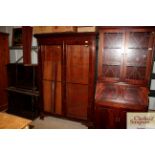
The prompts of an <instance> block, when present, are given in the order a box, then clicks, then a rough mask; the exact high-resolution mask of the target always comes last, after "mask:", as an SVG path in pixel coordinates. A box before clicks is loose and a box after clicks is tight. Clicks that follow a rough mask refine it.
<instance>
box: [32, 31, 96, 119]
mask: <svg viewBox="0 0 155 155" xmlns="http://www.w3.org/2000/svg"><path fill="white" fill-rule="evenodd" d="M35 36H36V37H37V39H38V43H39V48H40V50H39V60H40V61H39V65H40V66H41V67H40V72H41V78H40V80H41V89H42V94H43V109H44V112H45V113H50V114H55V115H59V116H63V117H67V118H74V119H79V120H92V118H93V116H92V115H91V114H92V113H91V112H92V111H93V101H94V91H95V87H94V79H95V61H96V53H95V52H96V43H95V42H96V34H95V33H64V34H63V33H60V34H59V33H58V34H46V35H45V34H44V35H43V34H38V35H35Z"/></svg>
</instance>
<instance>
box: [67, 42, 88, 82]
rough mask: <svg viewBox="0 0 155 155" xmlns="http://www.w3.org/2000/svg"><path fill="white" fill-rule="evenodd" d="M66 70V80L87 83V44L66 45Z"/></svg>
mask: <svg viewBox="0 0 155 155" xmlns="http://www.w3.org/2000/svg"><path fill="white" fill-rule="evenodd" d="M66 71H67V72H66V81H67V82H71V83H79V84H88V77H89V46H85V45H67V50H66Z"/></svg>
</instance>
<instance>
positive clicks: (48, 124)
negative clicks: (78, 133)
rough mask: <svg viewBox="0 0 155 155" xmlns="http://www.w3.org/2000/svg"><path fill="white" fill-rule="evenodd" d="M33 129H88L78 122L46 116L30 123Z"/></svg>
mask: <svg viewBox="0 0 155 155" xmlns="http://www.w3.org/2000/svg"><path fill="white" fill-rule="evenodd" d="M31 125H32V128H33V129H88V128H87V126H85V125H83V124H82V123H80V122H75V121H70V120H66V119H60V118H56V117H51V116H46V117H45V118H44V120H41V119H40V118H37V119H36V120H34V121H33V122H32V124H31Z"/></svg>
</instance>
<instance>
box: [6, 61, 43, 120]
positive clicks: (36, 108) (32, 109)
mask: <svg viewBox="0 0 155 155" xmlns="http://www.w3.org/2000/svg"><path fill="white" fill-rule="evenodd" d="M6 68H7V77H8V87H7V89H6V91H7V96H8V109H7V112H8V113H11V114H15V115H19V116H22V117H26V118H29V119H35V118H36V117H38V116H39V112H40V104H39V90H38V85H39V84H38V66H37V65H24V64H13V63H12V64H8V65H7V66H6Z"/></svg>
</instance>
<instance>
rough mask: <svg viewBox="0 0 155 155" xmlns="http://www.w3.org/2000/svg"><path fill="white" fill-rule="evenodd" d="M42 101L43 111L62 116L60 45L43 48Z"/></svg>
mask: <svg viewBox="0 0 155 155" xmlns="http://www.w3.org/2000/svg"><path fill="white" fill-rule="evenodd" d="M43 49H44V52H43V53H44V56H43V58H42V59H43V61H42V62H43V64H42V65H43V96H44V98H43V100H44V111H45V112H49V113H54V114H60V115H61V114H62V93H61V92H62V91H61V89H62V78H61V77H62V75H61V73H62V69H61V66H62V45H46V46H44V48H43Z"/></svg>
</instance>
